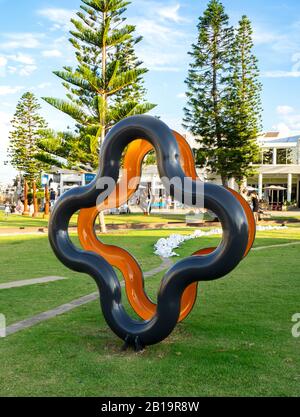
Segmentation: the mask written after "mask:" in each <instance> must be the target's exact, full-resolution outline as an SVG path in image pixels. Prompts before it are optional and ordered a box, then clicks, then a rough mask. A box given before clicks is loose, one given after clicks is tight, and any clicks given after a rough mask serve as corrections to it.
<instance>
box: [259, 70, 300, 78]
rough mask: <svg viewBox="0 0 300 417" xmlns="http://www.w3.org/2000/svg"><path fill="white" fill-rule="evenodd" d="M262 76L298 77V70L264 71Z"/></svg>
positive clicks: (299, 75) (299, 73) (299, 74)
mask: <svg viewBox="0 0 300 417" xmlns="http://www.w3.org/2000/svg"><path fill="white" fill-rule="evenodd" d="M262 76H263V77H265V78H299V77H300V71H280V70H275V71H265V72H263V74H262Z"/></svg>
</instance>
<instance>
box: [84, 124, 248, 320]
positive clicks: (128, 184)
mask: <svg viewBox="0 0 300 417" xmlns="http://www.w3.org/2000/svg"><path fill="white" fill-rule="evenodd" d="M173 134H174V136H175V138H176V140H177V143H178V146H179V150H180V161H181V165H182V168H183V171H184V172H185V174H186V176H187V177H190V178H192V179H194V180H196V179H197V178H198V177H197V172H196V168H195V164H194V156H193V153H192V150H191V148H190V146H189V145H188V143H187V142H186V140H185V139H184V138H183V137H182V136H181V135H180V134H178V133H177V132H173ZM152 149H153V147H152V145H151V144H150V143H149V142H147V141H145V140H142V139H140V140H135V141H134V142H132V143H131V144H130V145H129V146H128V149H127V152H126V155H125V158H124V171H125V172H127V177H126V176H123V177H121V179H120V181H119V183H118V184H117V186H116V189H115V197H116V198H115V199H109V198H108V199H107V200H106V201H105V202H103V203H102V204H101V205H99V206H98V207H93V208H91V209H83V210H81V211H80V213H79V217H78V235H79V240H80V243H81V245H82V247H83V248H84V249H85V250H87V251H92V252H95V253H97V254H99V255H100V256H102V257H103V258H104V259H105V260H106V261H107V262H109V263H110V265H112V266H113V267H115V268H117V269H118V270H119V271H120V272H121V273H122V274H123V277H124V281H125V289H126V294H127V297H128V300H129V303H130V305H131V306H132V308H133V310H134V311H135V312H136V313H137V314H138V316H139V317H141V318H142V319H143V320H149V319H151V318H152V317H153V316H154V314H155V312H156V304H154V303H153V302H152V301H151V300H150V299H149V298H148V296H147V294H146V293H145V289H144V280H143V272H142V270H141V268H140V266H139V264H138V263H137V261H136V260H135V258H134V257H133V256H132V255H130V253H128V252H127V251H126V250H124V249H122V248H119V247H117V246H113V245H106V244H104V243H103V242H101V241H100V240H99V239H98V238H97V236H96V234H95V230H94V224H95V220H96V218H97V216H98V214H99V212H101V211H103V210H108V209H112V208H115V207H120V206H121V205H123V204H125V203H127V202H128V200H129V199H130V198H131V197H132V196H133V194H134V193H135V192H136V190H137V188H138V186H139V182H140V178H139V177H140V175H141V168H142V162H143V160H144V158H145V156H146V155H147V154H148V153H149V152H150V151H151V150H152ZM133 161H134V163H133ZM230 191H232V190H230ZM232 193H233V194H234V195H235V196H236V197H237V198H238V200H239V201H240V202H241V204H242V206H243V208H244V210H245V212H246V215H247V219H248V223H249V240H248V247H247V252H246V254H247V253H248V252H249V250H250V249H251V247H252V244H253V241H254V238H255V230H256V227H255V220H254V217H253V214H252V211H251V209H250V207H249V205H248V204H247V202H246V201H245V200H244V199H243V198H242V197H241V196H240V195H239V194H238V193H236V192H234V191H232ZM213 250H215V248H209V249H202V250H200V251H198V252H196V253H195V254H194V256H204V255H206V254H208V253H211V252H212V251H213ZM246 254H245V255H246ZM197 288H198V283H194V284H192V285H190V286H189V287H188V288H186V290H185V292H184V294H183V296H182V300H181V312H180V316H179V320H178V321H182V320H184V319H185V318H186V317H187V316H188V315H189V313H190V312H191V310H192V309H193V306H194V303H195V301H196V298H197Z"/></svg>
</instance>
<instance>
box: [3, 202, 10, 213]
mask: <svg viewBox="0 0 300 417" xmlns="http://www.w3.org/2000/svg"><path fill="white" fill-rule="evenodd" d="M4 213H5V217H8V215H9V214H10V205H9V203H8V202H6V204H5V209H4Z"/></svg>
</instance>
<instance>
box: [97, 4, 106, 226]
mask: <svg viewBox="0 0 300 417" xmlns="http://www.w3.org/2000/svg"><path fill="white" fill-rule="evenodd" d="M106 18H107V15H106V12H104V13H103V25H105V24H106ZM103 40H104V42H103V45H102V78H103V80H104V86H105V87H106V60H107V52H106V43H105V37H104V38H103ZM103 99H104V101H105V102H106V101H107V96H106V94H103ZM103 111H104V112H105V110H103ZM105 116H106V115H105V113H104V114H102V115H101V118H102V130H101V144H100V145H102V143H103V141H104V139H105V118H106V117H105ZM99 223H100V232H101V233H107V229H106V224H105V218H104V213H103V211H101V212H100V213H99Z"/></svg>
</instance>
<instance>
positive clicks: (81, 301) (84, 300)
mask: <svg viewBox="0 0 300 417" xmlns="http://www.w3.org/2000/svg"><path fill="white" fill-rule="evenodd" d="M172 265H173V262H172V261H171V259H163V262H162V264H161V265H160V266H159V267H158V268H154V269H152V270H151V271H148V272H145V274H144V276H145V278H149V277H151V276H154V275H156V274H158V273H160V272H163V271H165V270H166V269H168V268H170V267H171V266H172ZM121 285H122V287H124V285H125V283H124V281H122V282H121ZM97 299H99V293H98V292H94V293H92V294H89V295H85V296H84V297H81V298H78V299H77V300H74V301H71V302H70V303H67V304H63V305H61V306H59V307H56V308H54V309H53V310H49V311H45V312H44V313H41V314H37V315H36V316H33V317H30V318H29V319H26V320H22V321H20V322H18V323H15V324H12V325H10V326H8V327H7V328H6V335H7V336H9V335H11V334H14V333H17V332H19V331H20V330H24V329H27V328H28V327H32V326H34V325H36V324H38V323H41V322H43V321H45V320H49V319H52V318H54V317H56V316H59V315H61V314H64V313H67V312H68V311H71V310H74V309H75V308H77V307H80V306H82V305H85V304H88V303H90V302H91V301H95V300H97Z"/></svg>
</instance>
